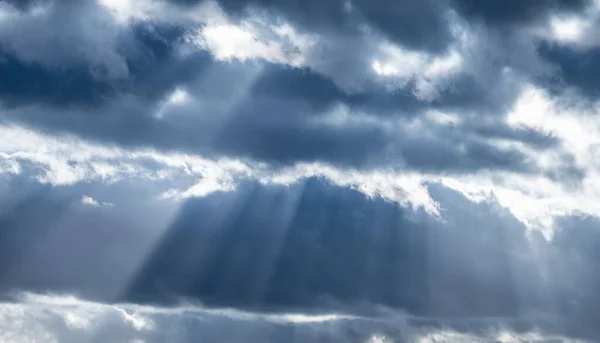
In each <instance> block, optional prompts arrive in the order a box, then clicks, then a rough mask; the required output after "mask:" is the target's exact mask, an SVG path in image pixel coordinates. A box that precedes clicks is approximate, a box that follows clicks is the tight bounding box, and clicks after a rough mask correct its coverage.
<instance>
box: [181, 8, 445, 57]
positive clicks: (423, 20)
mask: <svg viewBox="0 0 600 343" xmlns="http://www.w3.org/2000/svg"><path fill="white" fill-rule="evenodd" d="M170 2H172V3H175V4H179V5H187V6H190V5H195V4H198V3H202V2H203V1H202V0H170ZM217 2H218V3H219V5H220V6H221V7H223V9H225V11H227V12H228V13H230V14H232V15H234V16H238V17H239V16H243V15H244V14H245V12H247V11H248V10H259V11H261V10H264V11H267V12H268V13H270V14H271V15H274V16H281V17H283V18H285V19H286V20H288V21H290V22H292V23H293V24H295V26H298V27H299V28H300V30H301V31H304V32H307V31H308V32H311V31H313V32H323V31H324V32H328V33H330V34H334V35H335V34H338V33H340V32H344V33H354V34H358V33H359V30H360V25H362V24H363V23H367V24H368V25H370V26H371V27H373V28H375V29H376V30H378V31H380V32H381V33H383V34H384V35H385V36H387V37H388V38H390V39H391V40H393V41H395V42H397V43H399V44H402V45H405V46H407V47H409V48H410V49H417V50H427V51H431V52H436V53H440V52H442V51H444V50H445V49H446V48H447V46H448V45H449V44H450V43H451V42H452V40H453V39H454V38H453V36H452V33H451V28H450V25H449V23H448V20H447V18H446V15H447V13H446V11H447V8H446V6H445V5H446V2H445V1H435V0H425V1H419V2H414V1H410V0H401V1H388V0H379V1H369V0H358V1H352V2H347V1H343V0H332V1H326V2H323V1H319V0H308V1H302V0H290V1H273V0H218V1H217Z"/></svg>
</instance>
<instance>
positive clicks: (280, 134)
mask: <svg viewBox="0 0 600 343" xmlns="http://www.w3.org/2000/svg"><path fill="white" fill-rule="evenodd" d="M253 4H254V5H256V6H258V5H259V4H258V2H257V3H253ZM286 4H287V5H286V6H291V7H290V8H284V9H281V11H283V12H286V13H287V11H291V12H290V13H296V12H298V11H300V10H298V11H292V9H293V7H294V6H300V7H302V6H306V8H305V7H302V10H306V11H309V12H307V13H310V11H312V10H314V9H313V7H314V6H316V3H315V4H313V3H306V4H305V3H302V4H301V3H297V4H295V3H292V2H290V3H286ZM230 5H231V6H233V4H230ZM254 5H253V6H254ZM265 5H268V6H275V4H270V3H269V4H266V3H265ZM355 5H357V6H363V7H365V6H366V7H368V6H371V5H367V4H366V3H364V4H363V3H362V2H361V3H357V4H355ZM421 5H423V6H425V7H423V11H430V10H432V9H431V8H429V7H428V6H429V5H428V3H426V4H425V3H423V4H420V5H419V4H416V3H415V4H411V5H410V6H409V7H408V8H407V10H410V11H412V8H413V7H415V6H416V7H418V6H421ZM94 6H96V7H94ZM97 6H98V5H93V4H92V3H91V2H90V3H81V4H80V5H79V6H74V7H72V8H71V7H69V6H67V5H64V4H62V5H60V6H59V5H58V4H54V5H53V7H51V9H50V10H48V13H46V14H44V15H45V16H47V18H46V17H44V18H46V19H45V20H42V21H36V20H32V21H30V22H28V21H27V19H26V18H27V17H23V18H21V19H19V20H20V22H18V23H17V24H14V25H12V26H11V25H8V24H7V25H8V27H11V28H13V29H14V28H18V27H23V28H26V29H27V30H25V31H24V32H25V33H28V32H29V33H31V32H41V33H43V34H45V35H49V36H48V37H50V38H51V41H56V42H57V44H56V47H57V49H62V50H67V51H68V50H69V49H70V47H71V46H72V47H73V48H74V47H75V46H76V44H77V42H78V41H79V40H77V39H75V40H73V39H71V40H69V39H61V38H60V36H61V35H62V34H63V33H64V32H67V31H69V29H70V30H73V31H74V32H78V31H81V32H84V33H85V32H87V33H86V34H85V35H84V34H83V33H82V35H83V36H82V37H84V38H86V39H85V40H83V41H85V42H87V43H86V44H84V45H83V46H82V47H81V49H71V50H73V51H82V53H77V54H76V53H71V54H70V55H69V54H65V53H64V52H60V53H58V52H53V51H52V49H51V48H50V47H49V48H50V51H49V52H48V54H47V55H48V56H54V57H53V58H52V59H48V58H49V57H43V58H42V57H40V56H41V55H40V56H38V55H35V54H33V55H32V51H33V50H31V51H30V49H29V48H28V47H27V45H19V44H17V45H14V44H13V45H11V44H4V45H1V44H0V49H1V50H0V51H2V56H3V61H2V63H0V74H1V75H2V77H3V79H4V80H7V82H2V83H0V103H2V104H3V105H4V106H5V107H6V108H8V110H6V111H4V112H3V113H2V114H0V116H1V117H2V118H3V119H4V120H5V121H8V122H16V123H19V124H22V125H26V126H29V127H32V128H34V129H37V130H42V131H46V132H62V133H65V132H66V133H72V134H76V135H79V136H81V137H83V138H89V139H93V140H97V141H102V142H108V143H111V144H113V143H116V144H118V145H124V146H128V147H153V148H158V149H160V150H178V151H185V152H190V153H197V154H206V155H209V156H214V157H219V156H223V155H224V156H232V157H241V158H249V159H253V160H260V161H267V162H270V163H273V164H275V165H287V164H293V163H296V162H312V161H319V162H326V163H331V164H334V165H339V166H352V167H360V168H364V167H367V168H372V167H378V166H382V165H392V166H400V167H403V168H407V169H413V170H425V171H440V170H446V171H450V172H468V171H473V170H481V169H501V170H515V171H535V170H536V166H535V165H534V164H532V163H531V162H530V161H528V160H527V158H526V157H525V156H524V154H523V153H522V152H521V151H519V150H516V149H514V148H499V147H497V146H495V145H493V144H492V143H490V142H488V141H487V139H489V138H501V139H507V140H509V141H516V142H522V143H524V144H526V145H531V146H532V147H534V148H536V149H547V148H550V147H553V146H556V143H557V142H556V140H553V139H551V138H549V137H546V136H544V135H543V134H539V133H535V132H530V133H525V132H520V131H519V130H516V129H511V128H509V127H506V125H504V124H502V123H498V124H497V127H493V128H492V127H488V128H486V129H484V128H481V127H476V126H477V125H471V124H469V125H456V126H454V127H452V128H447V127H443V126H441V125H438V124H431V125H430V126H429V127H427V128H426V129H425V130H424V131H422V132H415V131H414V130H412V129H410V126H409V125H408V121H409V120H411V118H416V117H419V116H420V115H422V114H423V113H424V112H425V111H427V110H431V109H436V110H442V111H451V112H457V113H460V114H461V116H465V117H466V118H469V119H468V120H467V121H466V122H469V123H471V122H473V120H475V122H476V120H477V118H480V117H489V116H498V117H501V116H502V113H504V112H505V111H506V110H507V109H508V108H510V104H512V101H513V100H514V98H515V96H516V95H515V94H516V93H515V92H516V90H517V89H518V86H514V85H512V84H511V83H506V84H502V83H501V84H500V85H496V84H495V85H492V86H490V87H488V86H486V85H484V83H483V81H482V80H485V79H479V78H478V77H477V76H475V75H473V74H467V73H464V74H459V75H457V76H456V77H455V78H453V79H451V80H449V81H448V85H447V86H445V87H443V88H442V89H441V90H440V91H439V95H438V97H437V98H436V99H434V100H431V101H426V100H421V99H419V98H417V97H416V96H415V93H416V92H417V84H416V82H415V81H409V82H408V83H407V84H406V85H405V86H404V87H401V88H399V89H396V90H393V91H390V90H389V89H386V87H385V86H384V85H382V84H378V83H377V82H375V81H374V80H373V79H372V78H371V80H370V81H366V84H365V85H363V87H361V88H360V89H357V90H354V91H352V92H348V91H347V90H344V89H343V88H342V87H340V86H339V85H338V84H337V83H336V81H335V80H333V79H331V78H329V77H328V76H327V73H334V74H335V75H343V74H352V73H353V72H354V70H357V71H356V75H361V74H360V73H363V72H364V71H363V70H360V71H358V70H359V69H361V68H369V63H367V61H366V60H365V59H364V58H361V57H356V58H353V57H351V56H352V55H356V56H359V55H360V54H355V53H353V52H352V51H350V50H356V48H357V47H356V45H355V44H358V43H360V42H362V41H361V40H353V39H350V40H348V41H344V42H345V43H343V44H342V43H339V42H338V41H337V40H336V38H335V37H336V35H335V34H333V35H332V36H331V39H332V41H335V42H336V43H335V44H334V45H333V48H334V49H333V51H336V53H335V54H333V55H331V56H329V57H331V59H332V60H331V61H329V62H319V63H321V64H319V68H324V69H323V70H322V71H321V72H318V71H315V70H312V69H300V68H292V67H288V66H283V65H278V64H274V63H267V62H261V61H250V62H245V63H241V62H237V61H230V62H223V61H217V60H215V59H214V58H213V57H212V56H211V55H210V54H209V52H206V51H195V52H191V53H190V52H188V53H187V54H182V50H180V49H179V48H180V47H182V44H184V42H183V41H184V40H185V39H184V37H186V34H187V33H189V30H191V29H194V28H197V27H193V26H189V24H186V23H185V22H182V23H176V24H175V23H169V22H153V21H136V22H134V23H133V24H131V25H126V26H123V27H120V28H119V30H116V31H114V30H109V32H110V34H111V36H110V39H104V38H100V37H101V35H102V34H103V33H102V31H100V30H97V29H99V28H101V27H103V26H102V25H103V24H102V23H107V22H110V21H107V20H108V19H106V18H104V17H106V16H107V14H106V13H104V12H103V11H104V9H102V8H100V7H97ZM327 6H334V4H333V3H331V4H329V5H327ZM436 6H437V5H436ZM54 7H56V8H54ZM366 7H365V8H363V9H364V10H365V11H367V9H366ZM416 7H415V8H416ZM434 7H435V6H434ZM65 11H67V12H69V13H71V14H73V13H77V14H79V15H81V16H82V17H83V18H86V17H88V16H90V17H91V18H95V16H99V17H102V18H104V19H102V20H98V19H96V20H91V22H92V23H95V24H94V25H92V26H90V27H91V28H95V30H91V31H90V30H89V28H88V27H85V26H84V27H83V28H88V30H84V29H83V28H80V26H81V25H82V24H81V22H80V21H75V20H66V21H65V22H64V23H62V24H61V25H62V26H60V27H62V29H61V30H58V29H49V30H45V28H44V25H47V26H49V27H52V28H53V27H54V26H57V25H58V23H59V21H60V18H61V14H64V12H65ZM373 11H375V12H377V13H378V15H384V14H385V13H383V12H381V11H380V10H375V9H374V8H373ZM410 11H409V12H410ZM96 12H99V13H101V14H100V15H96V14H95V13H96ZM344 13H345V12H344ZM306 15H307V17H306V20H308V19H309V18H310V17H312V16H310V15H308V14H306ZM103 16H104V17H103ZM101 24H102V25H101ZM46 31H48V32H49V33H47V32H46ZM15 32H17V31H15ZM90 32H93V34H91V33H90ZM99 35H100V36H99ZM75 37H77V36H75ZM90 37H91V38H93V39H87V38H90ZM28 38H30V37H28V36H27V35H25V36H23V37H22V38H21V39H23V40H27V39H28ZM50 38H49V39H50ZM11 39H12V38H11ZM14 39H16V38H14ZM14 39H12V40H9V41H10V42H13V41H14ZM32 41H33V42H34V43H35V42H37V40H32ZM36 44H37V43H36ZM94 44H95V45H94ZM15 47H18V48H15ZM34 47H35V44H33V45H32V46H31V47H30V48H31V49H33V48H34ZM335 47H343V48H344V49H349V50H348V51H347V53H346V52H344V53H343V54H342V53H340V52H339V51H337V50H338V49H337V48H335ZM94 49H100V50H101V51H103V52H104V54H105V55H106V56H111V57H112V59H111V60H110V61H112V62H111V63H109V64H98V63H97V62H98V61H97V60H95V59H94V58H91V57H90V56H88V54H86V53H83V52H85V51H87V50H94ZM344 51H345V50H344ZM366 55H367V56H368V55H369V54H368V53H367V54H366ZM26 57H28V58H29V59H27V58H26ZM57 58H59V59H60V58H64V59H65V61H64V64H61V65H54V64H53V63H55V62H56V59H57ZM90 58H91V59H90ZM31 59H33V60H31ZM38 60H39V61H38ZM338 60H339V62H340V63H341V64H340V63H337V62H336V61H338ZM323 61H328V60H327V59H324V60H323ZM50 62H52V63H51V64H48V63H50ZM333 62H336V63H333ZM342 62H343V63H342ZM103 63H104V62H103ZM115 63H116V64H117V65H120V64H122V69H123V70H124V72H123V73H120V74H119V73H117V74H114V72H113V73H111V72H109V70H112V69H115V68H116V67H115V66H114V65H113V64H115ZM344 63H349V65H348V66H347V67H344V68H343V69H344V70H342V69H339V68H340V67H339V65H342V66H344V65H345V64H344ZM336 66H337V67H336ZM331 68H333V69H331ZM335 68H338V69H339V70H338V69H335ZM348 70H350V71H351V72H350V73H348V72H347V71H348ZM325 71H326V72H327V73H326V72H325ZM487 79H501V77H495V76H493V75H489V76H488V77H487ZM494 82H498V81H497V80H496V81H494ZM176 87H181V88H183V89H186V90H187V91H188V92H189V93H190V95H191V98H192V101H191V102H190V103H188V104H185V105H181V106H177V107H176V108H166V109H164V108H163V107H164V106H165V101H166V100H167V98H168V97H169V95H170V93H171V92H173V91H174V90H175V88H176ZM339 105H342V106H345V107H346V108H348V111H349V112H350V113H351V114H350V115H351V116H354V115H355V113H357V112H361V113H366V114H367V115H370V116H374V117H380V118H381V120H382V122H381V124H382V125H384V124H385V122H386V121H389V120H392V121H400V122H401V123H400V126H399V127H398V129H397V130H396V132H394V133H391V132H389V130H388V131H386V130H384V129H383V128H382V126H381V125H379V126H377V125H375V126H373V125H358V124H356V125H355V124H348V125H346V124H344V125H338V126H335V125H325V124H317V123H315V120H316V119H315V118H319V117H323V116H326V115H327V114H328V113H330V112H331V111H333V110H335V109H336V108H337V106H339ZM161 108H162V109H161ZM159 112H161V113H162V112H164V113H162V114H164V116H163V118H158V117H157V114H159ZM377 120H379V119H377Z"/></svg>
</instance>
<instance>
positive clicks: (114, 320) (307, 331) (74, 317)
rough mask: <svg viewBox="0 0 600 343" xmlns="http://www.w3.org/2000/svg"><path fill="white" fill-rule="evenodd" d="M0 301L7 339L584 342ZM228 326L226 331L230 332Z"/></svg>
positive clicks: (200, 310)
mask: <svg viewBox="0 0 600 343" xmlns="http://www.w3.org/2000/svg"><path fill="white" fill-rule="evenodd" d="M18 299H19V300H18V302H12V303H8V302H4V303H0V318H2V321H1V323H2V324H0V327H1V328H2V330H1V331H2V334H0V339H2V341H5V342H17V341H18V342H30V341H31V342H34V341H35V342H37V341H44V342H66V343H69V342H81V341H88V340H101V341H112V342H164V341H169V342H192V341H196V340H198V339H201V340H207V341H227V342H246V341H248V340H257V341H261V342H288V341H289V342H291V341H294V342H296V341H300V342H314V341H316V340H323V339H325V340H327V341H328V342H357V343H375V342H377V343H379V342H413V341H418V342H456V341H457V340H458V341H463V342H507V343H509V342H518V341H520V340H527V341H528V342H548V341H553V340H560V341H563V342H584V341H579V340H575V339H569V338H567V337H561V336H553V335H548V334H544V333H541V332H537V331H535V330H531V331H530V332H512V331H510V330H506V329H503V328H502V327H501V325H495V324H494V323H491V324H489V326H488V327H486V330H485V331H484V332H483V333H480V334H475V333H469V332H466V333H465V332H460V331H458V330H455V329H451V328H443V326H442V328H440V327H439V326H438V325H423V324H419V323H418V319H413V318H411V317H409V316H406V315H404V314H402V313H397V314H394V315H391V316H389V317H381V318H372V319H371V318H364V317H350V316H340V315H314V314H307V315H302V314H261V313H252V312H242V311H235V310H229V309H208V308H204V307H200V306H189V305H188V306H184V307H178V308H159V307H150V306H139V305H131V304H115V305H110V304H102V303H94V302H89V301H84V300H80V299H77V298H75V297H72V296H52V295H36V294H21V295H20V296H19V297H18ZM225 328H227V329H225Z"/></svg>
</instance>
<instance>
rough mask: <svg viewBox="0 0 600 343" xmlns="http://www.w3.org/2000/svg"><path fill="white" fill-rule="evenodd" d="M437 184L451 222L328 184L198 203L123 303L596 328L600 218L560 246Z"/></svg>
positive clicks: (245, 191) (574, 227)
mask: <svg viewBox="0 0 600 343" xmlns="http://www.w3.org/2000/svg"><path fill="white" fill-rule="evenodd" d="M430 191H431V192H432V196H433V197H434V199H436V200H438V201H439V202H440V204H441V206H442V208H443V209H444V211H443V214H442V215H443V218H444V221H443V222H438V221H436V220H433V219H432V218H431V217H428V216H427V215H426V214H424V213H421V212H413V211H410V210H405V209H400V208H398V207H397V206H395V205H393V204H390V203H387V202H385V201H383V200H381V199H378V198H375V199H367V198H366V197H365V196H364V195H362V194H360V193H358V192H356V191H354V190H350V189H345V188H339V187H336V186H332V185H329V184H327V183H326V182H323V181H321V180H317V179H308V180H303V181H301V182H300V183H299V184H295V185H293V186H291V187H290V188H285V187H280V186H260V185H247V186H246V187H244V188H241V189H240V190H238V191H236V192H235V193H222V194H215V195H212V196H209V197H207V198H204V199H194V200H190V201H189V202H188V203H187V204H186V205H185V206H184V207H183V208H182V210H181V212H180V214H179V216H178V217H177V219H176V220H175V221H174V222H173V224H172V226H171V227H170V229H169V231H168V232H167V234H166V235H165V236H164V238H163V240H162V242H161V245H159V246H158V247H157V249H156V250H155V251H154V253H153V254H152V257H151V258H150V259H149V260H148V263H147V264H146V267H145V268H143V269H142V270H141V272H140V274H138V277H137V279H136V281H135V282H133V283H132V284H131V287H130V288H129V290H128V292H126V293H125V294H124V299H134V300H136V301H144V302H145V301H149V302H157V301H158V302H162V301H169V299H171V300H172V298H171V297H173V296H182V295H183V296H191V297H198V298H200V299H202V300H203V301H205V302H207V303H209V304H213V305H231V304H236V305H237V306H243V307H244V306H247V307H250V308H266V309H268V308H283V309H288V310H289V309H290V308H296V309H301V308H308V309H314V308H320V307H325V308H327V307H328V306H331V305H328V304H335V303H339V302H341V303H345V304H361V303H377V304H383V305H386V306H391V307H396V308H400V309H404V310H408V311H409V313H412V314H417V315H422V316H426V317H427V316H432V317H438V318H453V319H458V318H461V317H465V318H472V317H480V318H481V317H506V318H526V317H527V316H528V314H530V313H536V312H538V311H541V312H543V313H547V314H548V315H549V317H552V318H554V320H557V321H558V322H560V323H561V324H560V325H562V326H556V327H554V328H553V329H554V330H556V331H558V332H560V331H561V330H563V329H564V330H566V331H568V333H569V334H578V335H582V336H588V337H593V335H595V334H598V333H597V332H596V329H595V328H596V327H597V324H598V318H599V314H598V313H596V312H595V310H592V309H591V306H593V305H592V304H594V303H596V302H597V301H598V300H597V299H596V297H597V295H596V292H595V291H594V290H595V289H597V287H598V286H599V285H600V284H599V282H600V278H598V277H597V275H596V274H595V273H594V272H593V270H594V268H595V263H596V262H594V261H596V260H597V253H596V251H597V249H596V247H597V245H598V244H600V237H598V235H596V234H595V231H596V230H595V228H596V227H597V225H598V221H597V220H595V219H588V220H586V221H583V222H581V221H578V220H577V219H571V218H565V219H564V221H563V222H561V225H560V226H561V227H563V228H564V230H563V231H561V233H560V234H559V235H558V236H557V237H556V239H555V241H553V242H550V243H549V242H547V241H545V240H544V239H542V238H541V236H539V235H538V234H536V233H531V236H529V237H527V235H526V233H525V232H526V230H525V228H524V227H523V225H522V224H521V223H520V222H519V221H518V220H516V219H515V218H514V217H513V216H512V215H510V214H509V213H508V212H507V211H506V210H504V209H502V208H501V207H499V206H498V205H495V204H493V203H492V204H483V203H481V204H475V203H472V202H470V201H468V200H466V199H465V198H464V197H463V196H462V195H459V194H458V193H456V192H454V191H451V190H449V189H446V188H444V187H441V186H439V185H431V186H430ZM580 246H581V248H579V247H580ZM567 256H568V257H567ZM559 261H560V262H559ZM175 266H177V267H175ZM574 278H575V279H574ZM560 280H562V281H560ZM573 280H579V281H580V282H577V283H574V282H572V281H573ZM580 284H585V286H583V287H578V286H577V285H580ZM520 325H522V328H531V326H534V325H536V323H535V320H533V321H532V322H527V320H524V321H523V322H521V323H520ZM540 325H541V324H540Z"/></svg>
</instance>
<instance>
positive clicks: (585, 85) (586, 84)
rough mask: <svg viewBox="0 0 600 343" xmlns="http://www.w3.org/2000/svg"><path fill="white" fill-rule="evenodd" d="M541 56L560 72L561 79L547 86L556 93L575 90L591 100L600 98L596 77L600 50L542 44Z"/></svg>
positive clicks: (599, 64)
mask: <svg viewBox="0 0 600 343" xmlns="http://www.w3.org/2000/svg"><path fill="white" fill-rule="evenodd" d="M539 50H540V53H541V55H542V56H543V57H544V58H545V59H546V60H548V61H550V62H551V63H554V64H555V65H557V66H558V67H559V68H560V70H561V73H560V78H559V79H558V80H554V82H552V83H550V84H548V85H547V86H548V87H549V89H551V90H552V91H553V92H554V93H558V94H560V93H562V92H564V91H565V89H566V88H568V87H571V88H575V89H576V90H577V91H578V92H579V93H581V94H583V95H585V96H586V97H588V98H589V99H591V100H595V99H597V98H598V96H600V82H599V81H598V79H597V78H596V77H594V75H595V73H596V71H597V70H598V68H600V60H599V58H600V48H596V47H594V48H590V49H585V50H584V49H578V48H575V47H569V46H565V45H560V44H555V43H550V42H542V43H540V46H539Z"/></svg>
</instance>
